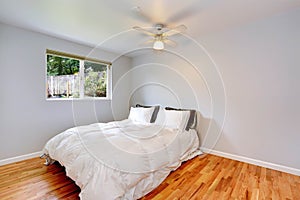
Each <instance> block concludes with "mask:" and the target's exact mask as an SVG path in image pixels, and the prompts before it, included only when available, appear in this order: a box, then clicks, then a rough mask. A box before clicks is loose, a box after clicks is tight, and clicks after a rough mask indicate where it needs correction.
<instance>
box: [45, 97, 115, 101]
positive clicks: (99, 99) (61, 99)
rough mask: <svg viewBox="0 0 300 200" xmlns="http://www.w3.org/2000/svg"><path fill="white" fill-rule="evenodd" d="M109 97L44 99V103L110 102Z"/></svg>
mask: <svg viewBox="0 0 300 200" xmlns="http://www.w3.org/2000/svg"><path fill="white" fill-rule="evenodd" d="M110 100H111V98H109V97H90V98H49V99H48V98H46V101H110Z"/></svg>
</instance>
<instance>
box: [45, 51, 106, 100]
mask: <svg viewBox="0 0 300 200" xmlns="http://www.w3.org/2000/svg"><path fill="white" fill-rule="evenodd" d="M46 56H47V83H46V95H47V99H62V98H63V99H74V98H76V99H85V98H95V97H96V98H110V79H111V78H110V77H111V76H110V65H111V63H108V62H105V61H100V60H95V59H91V58H85V57H80V56H76V55H72V54H67V53H62V52H57V51H52V50H47V51H46Z"/></svg>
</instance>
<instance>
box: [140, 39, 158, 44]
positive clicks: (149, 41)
mask: <svg viewBox="0 0 300 200" xmlns="http://www.w3.org/2000/svg"><path fill="white" fill-rule="evenodd" d="M154 42H155V39H149V40H147V41H145V42H143V43H142V44H153V43H154Z"/></svg>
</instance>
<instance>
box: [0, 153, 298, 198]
mask: <svg viewBox="0 0 300 200" xmlns="http://www.w3.org/2000/svg"><path fill="white" fill-rule="evenodd" d="M43 162H44V160H42V159H40V158H33V159H29V160H26V161H21V162H17V163H14V164H9V165H5V166H1V167H0V199H1V200H6V199H14V200H19V199H20V200H21V199H22V200H23V199H26V200H27V199H35V200H37V199H39V200H40V199H79V197H78V194H79V192H80V189H79V187H77V186H76V185H75V183H74V182H73V181H72V180H71V179H69V178H68V177H67V176H66V174H65V170H64V168H63V167H61V166H60V165H59V164H58V163H55V164H54V165H51V166H48V167H47V166H44V165H43ZM148 199H157V200H159V199H205V200H206V199H280V200H281V199H296V200H299V199H300V176H295V175H291V174H287V173H283V172H279V171H275V170H270V169H266V168H263V167H258V166H255V165H250V164H246V163H242V162H238V161H234V160H230V159H226V158H222V157H218V156H214V155H203V156H200V157H196V158H194V159H192V160H190V161H188V162H185V163H183V165H182V166H181V167H180V168H179V169H178V170H176V171H175V172H172V173H171V174H170V175H169V176H168V178H167V179H166V180H165V181H164V182H163V183H162V184H161V185H160V186H159V187H158V188H156V189H155V190H153V191H152V192H151V193H149V194H148V195H146V196H145V197H143V198H142V200H148Z"/></svg>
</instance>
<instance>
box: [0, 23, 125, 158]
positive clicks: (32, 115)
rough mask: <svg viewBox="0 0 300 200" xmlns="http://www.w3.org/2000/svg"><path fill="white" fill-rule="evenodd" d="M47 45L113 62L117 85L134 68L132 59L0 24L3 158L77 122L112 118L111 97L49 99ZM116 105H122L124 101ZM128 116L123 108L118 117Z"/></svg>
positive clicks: (22, 151)
mask: <svg viewBox="0 0 300 200" xmlns="http://www.w3.org/2000/svg"><path fill="white" fill-rule="evenodd" d="M46 48H48V49H52V50H58V51H63V52H68V53H73V54H78V55H84V56H90V57H96V58H98V59H103V60H107V61H114V62H113V65H112V74H113V86H115V84H116V82H117V81H118V79H120V77H122V75H123V74H124V73H126V72H127V71H128V70H129V69H130V67H131V59H130V58H128V57H124V56H121V57H120V58H118V59H116V58H117V57H118V56H119V55H116V54H112V53H109V52H106V51H100V50H94V49H92V48H90V47H87V46H83V45H79V44H75V43H72V42H69V41H65V40H61V39H57V38H54V37H49V36H46V35H43V34H40V33H35V32H30V31H27V30H23V29H20V28H16V27H12V26H8V25H5V24H0V69H1V75H0V76H1V78H0V95H1V98H0V110H1V114H0V160H1V159H5V158H10V157H14V156H19V155H24V154H28V153H32V152H37V151H40V150H42V147H43V145H44V144H45V143H46V141H47V140H48V139H49V138H51V137H52V136H54V135H56V134H58V133H59V132H61V131H63V130H65V129H67V128H69V127H73V126H74V125H82V124H88V123H94V122H97V121H99V122H107V121H111V120H113V119H114V116H113V113H112V110H113V109H112V108H111V101H110V100H100V101H87V100H83V101H73V102H72V101H46V99H45V66H46V65H45V51H46ZM129 84H130V83H127V84H123V85H122V89H123V90H128V88H129ZM115 104H118V105H120V106H122V105H123V101H122V99H115ZM126 115H127V110H123V111H122V110H121V111H119V115H118V116H116V118H122V117H124V116H126Z"/></svg>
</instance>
